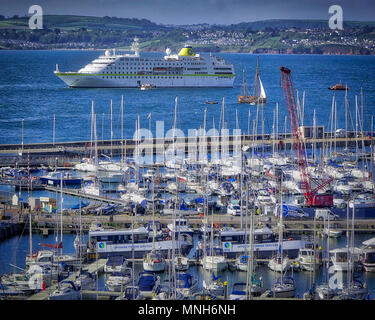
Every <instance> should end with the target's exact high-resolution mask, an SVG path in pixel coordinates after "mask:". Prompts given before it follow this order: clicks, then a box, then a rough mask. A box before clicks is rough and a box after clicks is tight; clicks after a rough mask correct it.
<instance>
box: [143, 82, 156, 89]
mask: <svg viewBox="0 0 375 320" xmlns="http://www.w3.org/2000/svg"><path fill="white" fill-rule="evenodd" d="M155 88H156V86H154V85H153V84H151V83H145V84H142V85H141V90H149V89H155Z"/></svg>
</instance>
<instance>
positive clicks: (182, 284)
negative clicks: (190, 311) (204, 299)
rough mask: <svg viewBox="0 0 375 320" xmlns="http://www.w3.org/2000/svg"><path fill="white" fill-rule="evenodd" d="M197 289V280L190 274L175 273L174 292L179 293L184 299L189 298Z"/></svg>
mask: <svg viewBox="0 0 375 320" xmlns="http://www.w3.org/2000/svg"><path fill="white" fill-rule="evenodd" d="M197 289H198V280H197V279H194V278H193V277H192V275H191V274H190V273H177V275H176V290H177V291H179V292H181V293H182V294H183V295H184V297H185V298H188V297H191V296H192V295H193V294H194V293H196V292H197Z"/></svg>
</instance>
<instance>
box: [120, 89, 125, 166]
mask: <svg viewBox="0 0 375 320" xmlns="http://www.w3.org/2000/svg"><path fill="white" fill-rule="evenodd" d="M121 162H122V166H124V96H121Z"/></svg>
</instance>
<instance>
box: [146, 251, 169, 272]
mask: <svg viewBox="0 0 375 320" xmlns="http://www.w3.org/2000/svg"><path fill="white" fill-rule="evenodd" d="M143 269H144V270H145V271H150V272H162V271H164V269H165V259H164V257H163V256H162V255H161V254H160V253H159V252H158V251H151V252H149V253H148V254H147V255H146V256H145V258H144V259H143Z"/></svg>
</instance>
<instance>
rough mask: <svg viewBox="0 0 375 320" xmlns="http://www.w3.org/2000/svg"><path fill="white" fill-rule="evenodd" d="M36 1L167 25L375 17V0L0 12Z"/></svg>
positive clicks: (174, 2) (210, 1)
mask: <svg viewBox="0 0 375 320" xmlns="http://www.w3.org/2000/svg"><path fill="white" fill-rule="evenodd" d="M34 4H38V5H40V6H41V7H42V8H43V13H44V14H73V15H88V16H116V17H124V18H146V19H149V20H151V21H154V22H157V23H163V24H194V23H210V24H213V23H215V24H231V23H239V22H248V21H256V20H266V19H328V18H329V16H330V15H329V13H328V8H329V6H330V5H334V4H338V5H341V7H342V9H343V15H344V21H345V20H361V21H364V20H367V21H373V20H374V18H375V0H140V1H137V0H78V1H77V0H11V1H10V0H0V5H1V10H0V13H1V14H3V15H6V16H12V15H14V14H17V15H22V16H23V15H25V14H28V8H29V7H30V6H31V5H34Z"/></svg>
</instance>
